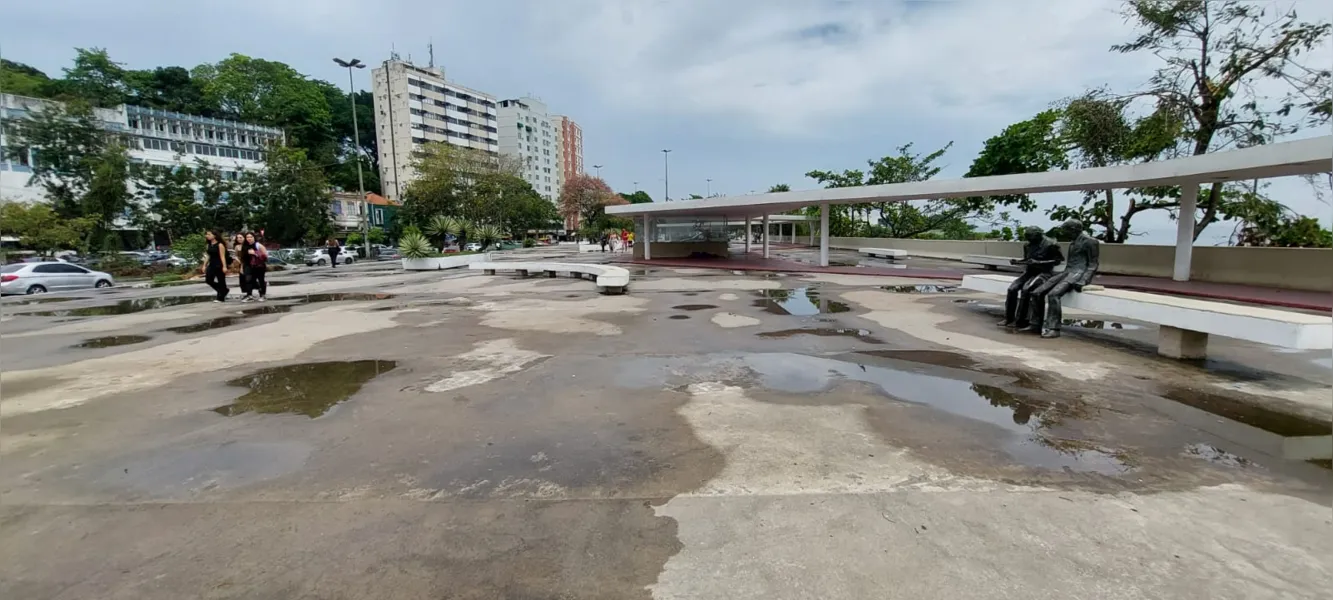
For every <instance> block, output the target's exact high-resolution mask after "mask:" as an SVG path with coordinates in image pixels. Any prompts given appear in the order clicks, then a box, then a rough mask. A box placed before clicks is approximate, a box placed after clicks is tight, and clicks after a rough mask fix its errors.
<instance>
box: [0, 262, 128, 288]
mask: <svg viewBox="0 0 1333 600" xmlns="http://www.w3.org/2000/svg"><path fill="white" fill-rule="evenodd" d="M115 284H116V280H115V279H114V278H112V277H111V275H109V274H106V273H103V272H101V271H93V270H90V269H85V268H83V267H81V266H79V265H76V264H72V263H67V262H57V261H48V262H40V263H18V264H13V265H5V266H3V267H0V295H3V294H45V293H46V292H57V291H66V290H82V289H88V288H109V287H111V286H113V285H115Z"/></svg>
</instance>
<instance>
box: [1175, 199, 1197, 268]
mask: <svg viewBox="0 0 1333 600" xmlns="http://www.w3.org/2000/svg"><path fill="white" fill-rule="evenodd" d="M1198 205H1199V182H1197V181H1187V182H1185V183H1184V184H1182V185H1181V186H1180V211H1179V212H1177V213H1176V267H1175V270H1174V271H1172V274H1171V278H1172V279H1174V280H1176V281H1189V280H1190V261H1191V260H1192V259H1193V257H1194V210H1195V208H1196V207H1198Z"/></svg>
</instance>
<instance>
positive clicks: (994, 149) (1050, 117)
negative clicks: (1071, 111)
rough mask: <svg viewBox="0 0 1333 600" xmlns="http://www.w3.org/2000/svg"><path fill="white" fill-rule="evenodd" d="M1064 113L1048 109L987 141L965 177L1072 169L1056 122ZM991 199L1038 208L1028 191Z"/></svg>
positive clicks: (1007, 203) (1027, 208) (1021, 208)
mask: <svg viewBox="0 0 1333 600" xmlns="http://www.w3.org/2000/svg"><path fill="white" fill-rule="evenodd" d="M1062 114H1063V113H1062V111H1059V110H1046V111H1042V112H1040V113H1037V114H1036V115H1035V116H1033V117H1032V118H1031V119H1028V120H1026V121H1021V122H1018V123H1014V124H1013V125H1010V126H1008V127H1006V128H1004V131H1002V132H1000V133H999V135H996V136H993V137H991V138H990V139H987V140H986V143H985V144H984V145H983V146H982V149H981V153H980V154H978V155H977V158H976V159H974V160H973V161H972V166H971V167H969V168H968V170H967V173H966V174H964V175H963V177H989V176H992V175H1015V174H1019V173H1044V172H1046V171H1050V170H1052V169H1066V168H1068V167H1069V160H1068V158H1067V157H1066V154H1065V144H1064V142H1063V141H1062V140H1061V139H1060V136H1059V134H1058V132H1057V131H1056V123H1057V122H1058V121H1059V120H1060V117H1061V115H1062ZM989 200H991V201H994V202H996V203H998V204H1003V205H1006V206H1010V205H1017V207H1018V209H1019V210H1022V211H1024V212H1030V211H1033V210H1036V208H1037V204H1036V202H1033V201H1032V199H1031V198H1030V197H1028V195H1027V194H1014V195H1009V196H993V197H991V198H989Z"/></svg>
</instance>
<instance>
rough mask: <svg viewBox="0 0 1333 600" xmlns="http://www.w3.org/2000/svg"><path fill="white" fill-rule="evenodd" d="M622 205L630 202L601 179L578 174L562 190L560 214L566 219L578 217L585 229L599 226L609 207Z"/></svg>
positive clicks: (566, 182)
mask: <svg viewBox="0 0 1333 600" xmlns="http://www.w3.org/2000/svg"><path fill="white" fill-rule="evenodd" d="M620 204H628V202H627V201H626V200H625V199H624V198H621V197H620V196H618V195H616V194H615V193H613V192H612V191H611V187H610V186H608V185H606V182H605V181H603V180H602V178H600V177H595V176H592V175H587V174H578V175H575V176H573V177H570V178H569V179H567V180H565V185H564V187H562V188H561V189H560V213H561V214H562V215H564V216H565V217H566V218H570V217H577V218H578V220H579V223H580V224H582V227H583V228H588V227H592V226H594V225H595V224H597V223H598V221H599V220H600V217H601V216H602V215H604V214H605V212H604V211H605V210H606V207H607V206H615V205H620Z"/></svg>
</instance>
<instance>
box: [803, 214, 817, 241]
mask: <svg viewBox="0 0 1333 600" xmlns="http://www.w3.org/2000/svg"><path fill="white" fill-rule="evenodd" d="M805 225H806V226H807V227H809V228H810V245H811V246H814V245H815V223H814V221H811V220H810V219H806V220H805Z"/></svg>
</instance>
